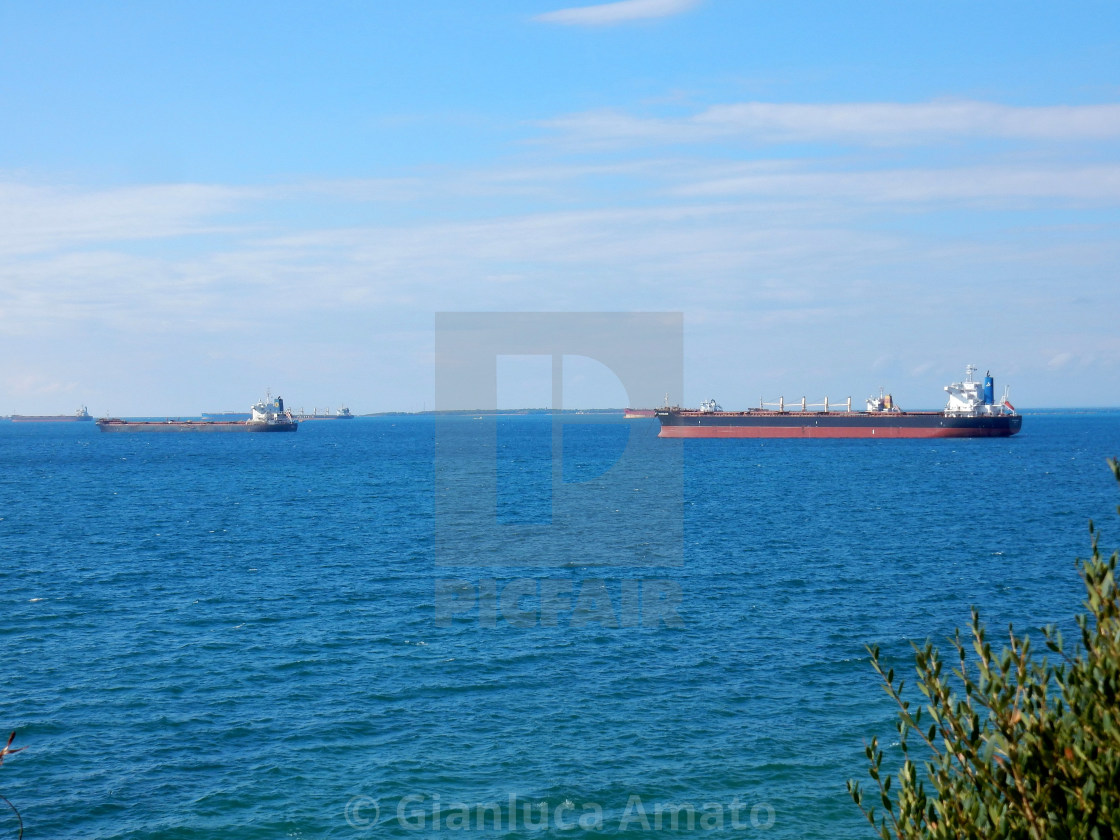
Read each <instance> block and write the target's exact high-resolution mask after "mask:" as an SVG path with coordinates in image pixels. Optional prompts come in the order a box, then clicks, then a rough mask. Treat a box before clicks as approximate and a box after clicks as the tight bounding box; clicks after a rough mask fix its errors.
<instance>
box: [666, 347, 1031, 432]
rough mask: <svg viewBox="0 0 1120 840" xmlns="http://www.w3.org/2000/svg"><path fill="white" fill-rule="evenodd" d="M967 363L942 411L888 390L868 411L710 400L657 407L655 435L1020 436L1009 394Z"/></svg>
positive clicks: (950, 387) (1019, 419)
mask: <svg viewBox="0 0 1120 840" xmlns="http://www.w3.org/2000/svg"><path fill="white" fill-rule="evenodd" d="M974 371H975V368H974V367H973V366H972V365H969V366H968V367H967V369H966V372H965V380H964V381H963V382H955V383H953V384H952V385H947V386H946V387H945V390H946V391H948V392H949V402H948V404H946V406H945V408H944V409H943V410H942V411H902V410H901V409H900V408H899V407H898V406H896V405H895V404H894V400H893V399H892V397H891V395H890V394H886V395H883V394H880V395H879V396H878V397H872V398H870V399H869V400H868V401H867V410H866V411H852V401H851V398H850V397H849V398H848V400H847V403H846V405H845V404H842V406H841V407H840V408H839V410H837V409H836V408H831V409H830V407H829V404H828V400H827V398H826V399H825V401H824V403H823V410H821V411H810V410H808V409H809V408H817V406H807V405H806V404H805V400H804V399H802V400H801V402H800V404H799V405H798V404H795V405H794V410H789V409H787V407H786V404H785V400H784V399H782V400H779V401H778V404H777V409H776V410H775V409H773V408H767V407H766V406H761V407H759V408H752V409H750V410H749V411H724V410H723V409H722V408H720V406H719V405H717V404H716V402H715V400H709V401H708V402H706V403H703V404H701V406H700V408H699V410H694V409H682V408H675V407H674V408H669V407H666V408H659V409H658V410H657V419H658V420H660V421H661V432H660V433H659V437H663V438H939V437H1009V436H1011V435H1014V434H1018V432H1019V430H1020V429H1022V427H1023V418H1022V417H1021V416H1020V415H1019V414H1018V413H1017V412H1016V411H1015V407H1014V406H1013V405H1011V403H1010V402H1008V399H1007V393H1006V391H1005V392H1004V395H1003V397H1002V398H1001V399H1000V401H999V402H998V403H997V402H996V401H995V398H994V397H995V394H994V390H995V381H994V380H993V379H992V376H991V374H990V373H989V374H988V375H987V376H985V377H984V381H983V383H980V382H976V381H974V380H973V378H972V374H973V372H974Z"/></svg>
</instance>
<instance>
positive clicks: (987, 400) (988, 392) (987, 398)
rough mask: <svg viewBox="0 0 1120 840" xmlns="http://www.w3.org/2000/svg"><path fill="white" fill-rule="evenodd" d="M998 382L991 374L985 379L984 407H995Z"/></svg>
mask: <svg viewBox="0 0 1120 840" xmlns="http://www.w3.org/2000/svg"><path fill="white" fill-rule="evenodd" d="M995 392H996V381H995V380H994V379H992V375H991V374H990V373H989V374H987V375H986V376H985V377H984V405H995Z"/></svg>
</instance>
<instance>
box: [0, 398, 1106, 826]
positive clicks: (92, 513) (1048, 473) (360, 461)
mask: <svg viewBox="0 0 1120 840" xmlns="http://www.w3.org/2000/svg"><path fill="white" fill-rule="evenodd" d="M460 422H461V423H463V424H464V427H463V428H462V429H461V430H460V432H461V433H462V434H467V435H469V434H471V429H470V427H469V425H467V424H469V420H467V419H463V420H461V421H460ZM550 435H551V425H550V421H549V419H548V418H542V417H532V416H530V417H511V418H502V419H500V420H499V421H498V423H497V436H496V440H497V447H496V450H495V452H496V455H495V457H494V458H493V459H492V460H493V462H494V463H493V464H492V466H490V467H489V469H490V470H491V471H492V474H493V476H494V477H495V482H496V485H497V506H498V510H497V514H496V523H497V524H496V526H495V527H496V531H495V533H498V534H500V533H504V532H503V531H501V526H504V525H508V524H509V523H515V524H516V523H522V524H526V525H527V526H533V525H534V524H536V525H540V524H542V523H543V524H546V525H547V523H549V522H550V521H552V519H551V518H552V517H553V516H554V515H556V516H559V513H558V512H557V511H558V510H559V509H558V508H556V507H554V506H553V505H554V502H553V501H552V500H551V499H550V487H551V486H552V481H553V480H557V481H560V482H562V483H564V484H566V485H572V486H574V485H578V484H580V483H583V482H593V481H594V479H595V477H596V476H598V475H601V474H603V472H604V471H605V470H607V468H608V467H609V466H610V465H611V463H612V462H613V461H614V459H616V458H618V457H619V455H620V453H621V452H622V451H623V450H625V449H626V446H627V440H628V438H632V439H633V440H636V441H639V442H641V443H642V445H643V446H648V445H650V444H652V445H654V446H658V445H660V444H661V443H664V444H665V445H666V446H681V444H680V443H677V442H669V441H665V442H659V441H655V440H653V437H654V436H655V435H656V422H655V421H653V422H650V421H645V420H642V421H631V422H630V423H629V424H627V425H621V424H619V423H615V424H609V423H608V424H599V425H595V424H592V425H589V426H581V427H579V428H577V429H570V430H568V431H567V432H565V436H564V442H563V447H562V449H561V451H562V457H561V459H560V461H561V462H562V463H561V464H560V465H559V466H558V467H557V468H556V469H555V470H554V468H553V465H552V461H551V456H552V451H553V450H552V448H551V444H550V441H551V437H550ZM436 449H437V447H436V445H435V435H434V424H433V421H432V420H431V419H430V418H416V417H404V418H373V419H359V420H355V421H352V422H318V423H306V424H304V425H303V427H302V428H301V429H300V431H299V432H298V434H295V435H166V436H165V435H104V434H99V433H98V431H97V429H96V428H93V427H92V424H60V425H41V424H11V423H2V424H0V552H2V563H0V593H2V597H3V606H4V609H3V611H2V612H0V643H2V644H0V650H2V653H3V661H2V665H0V668H2V676H3V689H2V691H0V729H3V731H5V732H7V731H10V730H13V729H14V730H17V732H18V736H17V745H23V746H26V747H27V749H26V751H24V752H22V753H19V754H18V755H15V756H13V757H11V758H9V759H8V760H7V761H6V762H5V763H4V766H3V767H2V768H0V794H3V795H4V796H6V797H7V798H8V799H10V800H11V801H12V802H13V803H14V804H15V805H16V806H17V807H18V808H19V810H20V812H21V813H22V815H23V820H24V823H25V825H26V829H27V833H26V836H27V837H28V838H35V837H89V838H93V837H96V838H124V837H128V838H195V837H199V838H201V837H220V836H226V837H239V838H273V837H309V838H310V837H332V838H333V837H340V838H341V837H372V836H379V837H420V836H429V835H431V836H434V835H437V834H439V835H446V834H447V833H448V832H452V831H455V830H457V829H459V828H469V829H478V830H480V831H482V832H484V833H485V834H487V835H494V834H499V835H501V836H507V837H518V838H519V837H549V836H564V837H571V836H578V835H582V834H585V833H591V834H595V835H596V836H598V835H604V836H613V837H639V836H650V834H649V832H647V831H645V830H644V827H643V824H642V820H643V819H644V820H647V821H648V822H649V824H650V828H651V830H652V829H655V828H656V825H655V824H654V818H655V813H654V812H655V809H661V811H662V814H661V817H662V825H663V828H664V829H665V833H666V834H668V833H670V832H669V828H670V826H669V823H670V816H669V815H670V813H671V812H672V809H668V806H669V805H672V806H674V807H675V808H676V809H678V814H677V816H678V818H679V819H680V821H681V825H684V824H685V820H686V819H687V807H686V806H691V808H692V809H693V811H694V813H695V823H694V828H693V833H696V834H699V835H703V836H710V837H730V836H737V837H741V836H744V834H745V835H747V836H751V835H753V836H759V837H773V838H803V837H821V838H855V837H868V836H871V835H870V834H869V832H868V829H867V826H866V824H864V823H863V822H862V817H861V816H860V815H859V813H858V812H857V811H856V810H855V808H854V806H853V805H852V804H851V802H850V800H849V799H848V797H847V794H846V792H845V781H846V780H847V779H848V778H850V777H856V778H860V779H862V778H863V777H864V776H865V771H864V759H863V747H864V742H865V741H866V740H867V739H868V738H870V737H871V736H872V735H876V734H877V735H881V736H887V737H885V740H888V741H889V740H890V738H889V735H890V734H891V733H892V732H893V729H892V712H891V709H890V707H889V705H888V701H887V699H886V697H885V695H884V694H883V692H882V691H881V690H880V689H879V687H878V685H877V683H876V682H875V679H874V675H873V674H872V672H871V670H870V668H869V667H868V663H867V656H866V653H865V651H864V645H865V644H866V643H869V642H878V643H880V644H881V645H882V647H883V650H884V652H885V653H886V654H887V655H888V656H889V657H890V658H891V659H892V661H895V662H896V663H897V664H898V665H899V667H900V668H907V667H908V664H907V661H908V651H909V642H910V640H919V641H920V640H922V639H924V638H926V637H927V636H928V637H932V638H935V639H939V638H944V637H945V636H946V635H948V634H949V633H951V632H952V630H953V628H954V627H956V626H960V625H964V624H965V623H966V622H967V620H968V611H969V606H970V605H973V604H975V605H977V606H978V607H980V609H981V611H982V614H983V615H984V617H985V618H986V620H987V622H988V624H989V626H990V627H991V628H992V629H993V631H998V630H999V629H1001V628H1004V627H1006V625H1007V624H1008V622H1014V623H1015V625H1016V627H1017V628H1021V629H1024V630H1036V629H1037V628H1038V627H1039V626H1041V625H1044V624H1047V623H1052V622H1056V623H1060V624H1063V625H1069V626H1072V618H1073V616H1074V614H1075V613H1076V612H1077V610H1078V609H1079V605H1080V600H1081V584H1080V581H1079V579H1078V577H1077V573H1076V570H1075V568H1074V564H1073V561H1074V558H1075V557H1077V556H1084V555H1085V554H1087V553H1088V545H1089V540H1088V532H1087V527H1086V526H1087V521H1088V519H1089V518H1090V517H1092V518H1094V519H1095V520H1096V521H1097V523H1098V525H1099V526H1100V527H1101V530H1102V532H1103V537H1102V545H1104V546H1107V547H1109V548H1112V547H1115V546H1116V545H1120V520H1118V519H1117V517H1116V512H1115V506H1116V503H1117V501H1120V493H1118V492H1117V488H1116V486H1115V482H1114V481H1113V479H1112V477H1111V475H1110V474H1109V472H1108V470H1107V468H1106V466H1105V457H1106V456H1107V455H1112V454H1115V453H1117V452H1120V414H1118V413H1115V412H1089V413H1081V414H1073V413H1069V414H1057V413H1055V414H1037V415H1030V416H1028V417H1027V418H1026V420H1025V422H1024V431H1023V433H1022V434H1021V435H1020V436H1018V437H1016V438H1012V439H1008V440H958V441H946V442H936V441H934V442H931V441H688V442H686V443H684V444H683V451H682V450H677V451H678V454H680V455H681V457H683V497H682V498H680V499H678V504H677V507H676V510H677V516H678V518H680V520H681V521H680V522H678V523H677V528H676V534H677V539H678V543H677V548H676V549H673V548H672V546H670V545H668V544H667V543H666V544H664V545H662V544H659V540H658V539H657V538H656V534H658V533H660V530H659V528H658V527H656V526H655V524H652V523H651V524H649V525H648V527H647V526H644V525H643V526H642V527H635V526H634V522H641V519H640V513H635V511H639V512H640V511H645V512H646V513H647V515H652V514H651V512H656V511H659V510H661V508H658V507H657V504H659V502H657V497H656V493H659V492H660V493H668V494H670V495H671V494H672V493H674V492H675V493H676V494H678V495H680V493H681V489H680V487H681V485H680V481H679V480H678V482H677V485H676V488H675V489H674V486H673V485H672V482H669V483H667V484H666V483H657V486H656V487H651V486H648V485H647V486H642V487H636V488H630V489H631V490H632V491H633V492H635V493H637V492H638V491H639V490H641V491H642V492H645V493H651V494H654V495H650V496H647V497H645V499H643V500H642V502H639V503H638V504H637V505H634V504H633V501H632V500H627V499H623V500H622V501H621V502H619V505H620V506H621V507H620V510H621V512H620V513H619V517H620V519H619V521H620V523H621V522H623V519H624V518H625V517H627V516H629V517H630V518H629V519H626V522H629V523H630V524H628V525H627V524H620V525H619V527H618V528H614V529H610V526H609V525H604V522H609V516H610V515H611V514H613V513H614V512H615V509H613V508H608V507H606V506H603V507H602V508H601V509H596V510H591V509H588V510H587V512H586V513H587V516H586V518H587V521H586V523H585V527H586V529H587V541H588V545H587V546H586V555H584V557H585V560H584V562H582V563H581V562H580V560H579V557H576V558H575V559H573V558H571V557H568V558H567V559H566V560H565V562H563V563H559V564H557V565H555V567H553V568H548V569H535V570H528V571H527V570H525V569H519V568H518V563H517V562H516V559H517V558H518V557H519V556H525V557H528V555H519V554H518V552H527V551H530V547H528V543H526V544H522V545H518V544H516V541H512V543H513V544H511V541H510V540H505V541H504V542H503V541H502V540H501V539H496V538H494V537H493V535H489V537H487V535H482V536H480V537H479V538H478V539H477V540H476V539H474V538H472V539H471V540H469V541H467V542H465V543H464V544H463V545H462V547H461V551H462V556H463V558H464V567H463V568H448V567H447V566H446V565H445V564H442V563H441V564H440V565H437V557H436V555H437V550H436V545H435V543H436V539H435V521H436V508H437V498H439V494H440V493H441V492H445V491H447V488H446V487H442V488H441V487H440V486H439V483H438V482H437V469H436V464H435V462H436V458H435V454H436ZM631 466H633V464H632V465H631ZM639 467H640V465H639ZM484 468H485V467H484ZM640 471H641V470H640V468H639V469H638V472H640ZM439 475H441V476H442V473H439ZM441 480H442V479H441ZM628 480H629V477H628ZM635 483H638V482H637V480H635ZM452 492H454V491H452ZM603 498H604V499H607V496H604V497H603ZM646 499H648V501H646ZM609 503H610V504H614V502H609ZM606 504H607V502H604V505H606ZM682 504H683V508H682ZM626 505H631V506H632V507H631V508H627V507H626ZM682 509H683V513H681V511H682ZM627 511H630V513H627ZM631 514H633V516H631ZM634 516H637V517H638V518H636V519H635V518H634ZM658 516H661V514H660V513H659V514H658ZM671 524H672V523H670V525H671ZM568 525H569V526H570V527H571V528H576V531H575V532H574V533H575V534H576V535H577V538H578V535H579V533H580V532H579V531H578V527H579V523H578V522H576V523H568ZM604 528H607V529H609V532H608V530H604ZM672 532H673V529H672V528H670V529H669V530H668V532H667V533H670V534H671V533H672ZM682 534H683V563H681V564H680V565H672V564H671V563H670V565H667V566H665V565H659V562H660V561H661V560H666V559H668V560H669V561H671V560H672V558H673V552H674V551H676V552H677V556H678V559H680V555H681V548H680V538H681V535H682ZM643 539H645V541H646V542H647V543H648V545H642V546H641V548H640V551H639V553H638V554H636V555H635V556H636V557H640V558H643V559H642V562H646V561H647V560H648V561H649V562H650V563H651V566H650V567H647V568H634V567H618V566H611V565H606V566H601V565H590V564H597V563H599V562H600V561H603V560H604V559H609V558H607V557H606V555H608V554H612V555H614V556H629V555H627V554H626V552H627V551H629V550H630V549H631V548H632V545H631V543H633V544H639V543H642V542H643ZM611 540H615V541H616V542H617V545H612V544H611ZM670 542H671V541H670ZM592 543H594V544H592ZM531 551H532V553H533V554H534V556H535V557H536V558H537V559H540V555H541V553H542V549H541V547H540V545H535V546H532V547H531ZM543 553H547V548H546V549H543ZM528 559H532V558H528ZM627 562H629V561H627ZM526 565H528V566H532V565H533V563H531V562H527V563H526ZM448 580H450V581H452V583H451V584H446V583H445V584H443V585H444V586H445V587H446V586H450V587H451V590H449V591H451V592H452V594H453V595H454V599H453V600H451V601H446V602H441V603H443V604H444V607H445V609H444V613H443V614H442V615H441V614H440V613H439V610H438V609H437V603H436V602H437V600H438V599H437V595H436V592H437V588H438V587H439V586H440V585H441V584H440V583H438V581H448ZM526 581H529V584H528V585H531V586H532V587H540V586H551V587H553V589H554V590H555V591H557V592H559V593H560V595H558V596H557V597H558V598H559V601H554V602H553V606H555V605H556V604H559V607H556V609H554V610H553V611H552V612H551V613H550V612H549V611H548V610H547V609H543V608H542V604H543V603H544V602H546V601H547V600H548V599H547V597H546V596H545V595H542V590H541V589H539V588H533V589H532V591H529V590H525V592H524V593H523V594H524V596H525V597H521V596H520V595H518V596H517V597H514V596H512V595H511V594H510V593H513V592H515V591H516V587H517V586H525V585H526V583H525V582H526ZM541 581H545V583H543V584H542V583H541ZM651 581H654V583H653V584H651V583H650V582H651ZM511 582H512V583H511ZM510 586H513V587H514V589H508V587H510ZM643 586H645V587H646V589H645V590H644V592H645V595H644V597H646V598H647V599H650V601H649V602H650V603H652V599H654V598H655V597H662V596H664V595H665V594H666V593H669V594H670V595H671V594H672V593H674V592H676V593H679V596H680V600H679V603H675V602H672V601H671V599H670V601H668V602H666V601H664V599H662V602H660V603H661V608H662V611H661V612H660V613H657V612H654V613H653V615H654V618H655V619H657V620H655V621H654V622H653V623H654V624H655V625H656V626H653V627H650V626H643V622H642V620H641V618H640V617H639V618H638V619H637V620H635V621H631V620H630V615H629V613H628V610H629V606H628V605H633V604H637V603H639V601H633V600H628V599H632V597H638V596H637V595H635V594H634V593H635V592H637V591H638V590H639V589H641V587H643ZM650 586H652V587H653V588H649V587H650ZM634 587H638V589H634ZM658 587H661V588H660V589H658ZM491 592H492V596H491V595H490V594H489V593H491ZM444 594H445V595H446V594H447V591H445V593H444ZM565 599H566V600H565ZM577 601H578V602H579V603H580V604H582V605H583V606H585V607H587V608H588V610H585V611H584V612H583V613H579V612H578V611H573V610H572V609H571V607H573V606H574V605H575V604H576V602H577ZM640 603H641V604H642V606H643V608H645V607H646V605H647V602H645V601H642V602H640ZM448 604H450V607H448ZM565 604H566V605H567V607H568V609H565V608H564V606H565ZM550 615H551V620H550V619H549V616H550ZM659 616H660V617H659ZM526 617H528V618H526ZM677 619H679V620H677ZM457 803H462V805H465V806H467V808H468V810H467V811H466V812H464V811H463V810H462V809H461V808H460V807H459V805H458V804H457ZM542 815H546V818H545V819H544V820H543V825H540V824H541V822H542ZM375 818H376V822H375V821H374V820H375ZM581 818H582V819H583V820H584V825H583V827H581V826H580V825H579V820H580V819H581ZM705 820H706V822H705ZM495 821H498V822H499V823H500V824H501V831H499V832H495V831H494V830H493V825H494V822H495ZM733 823H734V824H733ZM511 824H512V825H511ZM14 825H15V823H14V817H12V816H11V815H9V814H0V836H14ZM537 826H539V827H537ZM721 826H722V827H721ZM736 826H738V827H736Z"/></svg>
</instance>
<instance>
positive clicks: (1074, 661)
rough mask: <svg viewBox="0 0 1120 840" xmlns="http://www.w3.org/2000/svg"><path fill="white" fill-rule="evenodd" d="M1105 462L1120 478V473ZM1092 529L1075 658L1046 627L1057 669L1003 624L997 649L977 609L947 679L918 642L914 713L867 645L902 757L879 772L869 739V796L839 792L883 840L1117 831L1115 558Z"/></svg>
mask: <svg viewBox="0 0 1120 840" xmlns="http://www.w3.org/2000/svg"><path fill="white" fill-rule="evenodd" d="M1109 466H1110V467H1111V468H1112V472H1113V474H1114V475H1115V476H1116V479H1117V481H1118V482H1120V465H1118V464H1117V462H1116V461H1114V460H1110V461H1109ZM1118 510H1120V508H1118ZM1089 530H1090V533H1091V534H1092V546H1093V552H1092V556H1091V558H1090V559H1088V560H1084V561H1080V562H1079V563H1078V568H1079V571H1080V573H1081V577H1082V579H1083V580H1084V582H1085V589H1086V592H1087V593H1088V598H1087V600H1086V602H1085V607H1086V613H1084V614H1082V615H1080V616H1078V618H1077V624H1078V627H1079V629H1080V636H1081V643H1080V645H1079V646H1077V648H1076V649H1075V650H1074V651H1073V652H1072V653H1067V652H1066V649H1065V646H1064V644H1063V641H1062V636H1061V633H1059V632H1058V631H1056V630H1055V629H1054V628H1052V627H1048V628H1046V630H1045V637H1046V647H1047V648H1048V649H1049V651H1050V652H1051V653H1052V654H1054V655H1055V658H1054V661H1051V660H1050V659H1048V658H1047V657H1046V656H1043V657H1041V658H1039V657H1037V656H1035V654H1034V652H1033V651H1032V649H1031V644H1030V640H1029V639H1028V638H1027V637H1026V636H1022V637H1018V636H1016V635H1015V633H1014V631H1013V630H1011V629H1009V631H1008V633H1009V641H1008V644H1007V647H1006V648H1005V649H1003V650H1002V651H1001V652H1000V653H999V654H998V655H996V654H995V653H994V652H993V650H992V646H991V644H990V643H989V641H988V636H987V632H986V631H985V629H984V626H983V625H982V624H981V623H980V617H979V615H978V613H977V612H976V610H975V609H973V611H972V623H971V634H970V635H971V638H965V639H962V638H961V634H960V632H959V631H958V632H957V633H955V634H954V636H953V638H952V639H951V643H952V648H953V653H952V660H953V664H954V665H955V666H956V667H953V668H952V673H951V674H949V673H947V672H946V671H947V669H946V667H945V660H943V659H942V656H941V653H940V652H939V651H938V650H937V648H935V647H934V646H933V645H932V644H930V643H929V642H927V643H926V644H925V645H924V646H922V647H920V648H919V647H917V646H915V647H914V654H915V656H914V658H915V664H916V669H917V673H918V690H919V691H920V692H921V693H922V695H923V696H924V702H923V703H922V704H921V705H920V706H919V707H917V708H912V706H911V704H910V702H909V701H907V700H905V699H903V694H902V692H903V681H902V680H901V679H900V680H898V681H897V682H896V681H895V674H894V671H893V670H891V669H885V668H884V665H883V663H882V662H881V660H880V656H879V648H878V647H877V646H873V647H869V648H868V651H869V652H870V654H871V664H872V667H874V669H875V671H876V672H877V673H878V674H879V676H880V677H881V678H882V679H883V683H884V687H885V689H886V691H887V693H888V694H889V695H890V697H891V699H892V700H894V701H895V703H897V704H898V724H897V728H898V734H899V748H900V750H901V752H902V758H903V762H902V768H901V769H900V770H899V772H898V774H897V776H896V777H892V776H891V775H890V774H889V772H885V771H884V770H883V751H882V750H881V749H880V748H879V744H878V740H877V739H873V740H872V741H871V744H870V746H868V748H867V757H868V760H869V761H870V768H869V773H870V775H871V778H872V780H873V781H874V783H875V785H876V787H877V788H878V790H877V793H878V796H875V793H876V791H874V790H869V791H865V790H863V789H862V788H861V787H860V785H859V784H858V783H857V782H853V781H849V782H848V792H849V793H850V794H851V796H852V799H853V800H855V803H856V805H857V806H859V808H860V810H861V811H862V812H863V814H864V816H866V817H867V819H868V820H869V821H870V822H871V824H872V825H873V826H874V827H875V829H876V831H877V832H878V834H879V835H880V836H881V837H882V838H884V840H890V838H892V837H895V838H900V840H903V839H904V838H974V837H975V838H1020V837H1022V838H1036V840H1042V838H1066V837H1068V838H1093V840H1110V838H1118V837H1120V593H1118V590H1117V580H1116V565H1117V557H1118V552H1113V554H1112V556H1111V557H1109V558H1108V559H1102V558H1101V554H1100V550H1099V549H1098V546H1097V537H1098V535H1097V533H1096V531H1095V530H1094V528H1093V525H1092V523H1091V522H1090V524H1089ZM970 651H971V655H970ZM918 742H920V744H919V743H918ZM912 752H914V753H915V754H917V753H921V756H920V758H918V759H917V761H916V760H915V759H912V758H911V753H912ZM919 764H920V768H919ZM880 807H881V810H880Z"/></svg>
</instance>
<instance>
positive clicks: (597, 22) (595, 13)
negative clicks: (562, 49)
mask: <svg viewBox="0 0 1120 840" xmlns="http://www.w3.org/2000/svg"><path fill="white" fill-rule="evenodd" d="M699 2H700V0H621V1H620V2H617V3H598V4H596V5H594V6H573V7H570V8H567V9H557V10H556V11H555V12H546V13H544V14H542V15H537V17H536V18H535V19H536V20H538V21H541V22H542V23H556V24H561V25H564V26H613V25H615V24H619V23H629V22H630V21H634V20H648V19H650V18H661V17H671V16H672V15H679V14H682V13H683V12H687V11H688V10H689V9H691V8H693V7H694V6H696V5H698V4H699Z"/></svg>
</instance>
